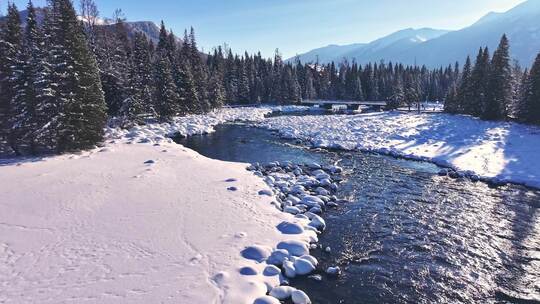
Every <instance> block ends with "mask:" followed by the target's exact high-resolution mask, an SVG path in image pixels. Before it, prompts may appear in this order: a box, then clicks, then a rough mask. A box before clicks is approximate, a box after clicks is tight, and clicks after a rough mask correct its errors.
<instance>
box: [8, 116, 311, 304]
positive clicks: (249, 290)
mask: <svg viewBox="0 0 540 304" xmlns="http://www.w3.org/2000/svg"><path fill="white" fill-rule="evenodd" d="M268 111H271V110H269V109H261V108H258V109H250V110H247V111H246V110H241V111H240V110H237V109H225V110H224V111H220V112H216V113H213V114H211V115H209V116H208V117H203V116H192V117H188V118H185V119H177V120H176V121H175V122H174V123H173V124H161V125H150V126H147V127H138V128H134V129H132V130H128V131H121V130H112V129H110V130H108V131H107V133H108V136H109V137H108V141H107V145H106V147H104V148H100V149H95V150H92V151H88V152H82V153H78V154H71V155H62V156H57V157H49V158H44V159H31V160H30V159H29V160H25V159H19V160H15V161H14V160H11V161H4V162H3V163H2V165H1V166H0V184H2V199H1V200H0V286H1V292H0V303H65V302H73V303H82V302H84V303H234V304H236V303H248V304H251V303H254V302H257V303H278V302H276V301H274V300H273V299H272V298H271V297H267V296H265V295H266V294H267V292H268V291H269V290H271V289H272V288H274V287H277V286H279V285H281V284H282V282H283V276H282V275H281V270H280V269H279V268H277V267H275V266H272V267H271V266H269V263H267V262H265V261H264V260H265V259H266V258H267V257H268V256H270V254H272V256H273V257H277V256H278V255H279V254H282V255H283V256H282V257H281V258H282V260H281V263H282V262H283V261H285V260H286V259H289V258H290V255H289V252H288V251H287V250H275V249H274V248H275V247H276V244H278V243H281V242H285V244H293V247H292V248H291V247H289V246H286V247H285V248H286V249H291V250H293V249H294V250H293V251H294V252H293V253H298V254H299V255H301V254H308V253H309V251H308V250H307V248H308V244H309V243H310V242H312V241H313V240H316V235H315V233H314V232H313V231H311V230H309V229H307V224H308V223H309V222H308V221H307V220H305V219H300V218H295V217H294V216H292V215H289V214H286V213H282V212H279V211H278V210H277V209H276V207H275V206H274V205H272V202H273V201H274V200H275V197H274V196H273V194H272V195H271V196H267V195H263V196H261V195H259V191H261V190H262V191H266V192H269V193H272V192H271V190H270V188H268V185H266V184H265V183H264V181H263V180H262V179H261V178H258V177H256V176H254V175H253V174H252V173H251V172H249V171H247V170H246V167H247V164H237V163H227V162H221V161H216V160H211V159H208V158H205V157H203V156H201V155H199V154H197V153H195V152H194V151H191V150H189V149H186V148H184V147H182V146H180V145H177V144H175V143H173V142H172V141H171V140H170V139H168V138H167V135H170V134H172V133H175V132H176V130H175V128H178V130H180V131H181V132H185V133H184V134H198V133H201V132H207V131H211V130H212V127H211V126H212V125H215V124H218V123H220V122H223V121H231V120H238V119H249V120H252V119H262V117H264V113H267V112H268ZM145 139H149V140H145ZM139 142H141V143H139ZM187 172H189V174H186V173H187ZM231 187H234V188H235V189H236V191H229V189H231ZM282 223H288V224H287V225H286V228H284V231H285V232H288V233H292V232H294V234H284V233H282V232H280V231H279V230H278V228H277V227H278V226H279V225H280V224H282ZM299 248H300V249H301V250H300V251H299ZM300 253H301V254H300Z"/></svg>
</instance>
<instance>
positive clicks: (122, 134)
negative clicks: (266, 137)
mask: <svg viewBox="0 0 540 304" xmlns="http://www.w3.org/2000/svg"><path fill="white" fill-rule="evenodd" d="M306 110H309V108H308V107H302V106H261V107H249V108H242V107H239V108H223V109H220V110H216V111H214V112H211V113H209V114H204V115H188V116H184V117H178V118H176V119H174V121H173V122H170V123H162V124H151V125H146V126H140V127H134V128H131V129H129V130H125V129H120V128H116V129H108V130H107V136H106V137H107V138H109V139H126V138H127V139H129V138H132V139H138V140H141V139H142V140H146V141H153V142H160V141H162V140H164V139H166V138H167V136H173V135H175V134H180V135H183V136H192V135H201V134H209V133H212V132H214V127H215V126H217V125H219V124H222V123H225V122H231V121H251V122H258V121H262V120H264V118H265V116H266V115H268V114H270V113H272V112H298V111H306Z"/></svg>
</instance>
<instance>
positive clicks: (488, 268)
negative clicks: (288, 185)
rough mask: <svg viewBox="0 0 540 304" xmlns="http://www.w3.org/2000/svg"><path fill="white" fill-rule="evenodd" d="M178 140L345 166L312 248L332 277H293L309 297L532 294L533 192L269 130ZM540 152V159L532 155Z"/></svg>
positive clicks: (465, 299)
mask: <svg viewBox="0 0 540 304" xmlns="http://www.w3.org/2000/svg"><path fill="white" fill-rule="evenodd" d="M179 142H180V143H181V144H183V145H185V146H187V147H189V148H191V149H194V150H196V151H198V152H199V153H201V154H203V155H205V156H208V157H211V158H215V159H220V160H225V161H237V162H249V163H253V162H261V163H265V162H270V161H275V160H277V161H293V162H307V161H317V162H320V163H323V164H328V163H332V164H333V163H336V162H338V161H339V164H340V165H341V166H342V167H344V168H345V169H346V171H347V176H346V177H347V181H346V182H345V183H344V184H342V186H341V188H340V191H339V196H340V198H346V199H348V200H350V201H351V203H350V204H347V205H343V206H341V207H340V208H339V209H338V210H334V211H330V212H328V213H326V214H325V215H324V217H325V218H326V221H327V224H328V229H327V231H326V232H325V233H324V234H323V235H322V236H321V237H320V241H321V244H322V245H323V246H324V247H326V246H330V247H331V248H332V252H331V253H330V254H328V253H325V252H322V250H315V251H314V252H313V254H314V255H315V256H316V257H317V258H318V259H319V261H320V262H321V267H320V268H321V269H326V267H328V266H334V265H340V266H341V268H342V269H344V273H343V275H342V276H340V277H339V278H331V277H327V276H326V275H325V274H324V273H321V274H322V275H323V281H322V282H318V281H314V280H311V279H307V278H300V279H296V280H294V281H293V282H292V285H294V286H295V287H297V288H300V289H302V290H304V291H306V292H307V293H308V294H309V296H310V297H311V299H312V300H313V302H314V303H540V191H536V190H531V189H527V188H524V187H521V186H513V185H510V186H505V187H502V188H498V189H492V188H489V187H488V186H487V185H486V184H483V183H473V182H470V181H468V180H452V179H450V178H447V177H440V176H438V175H437V172H438V171H439V168H438V167H436V166H435V165H433V164H430V163H424V162H414V161H406V160H400V159H394V158H391V157H386V156H379V155H375V154H367V153H360V152H336V151H331V152H315V151H312V150H309V149H305V148H303V146H302V145H301V144H300V143H295V142H294V141H288V140H283V139H280V138H278V137H276V136H274V135H272V134H271V133H270V132H269V131H266V130H261V129H257V128H251V127H248V126H245V125H237V124H230V125H223V126H220V127H218V128H217V132H216V133H214V134H212V135H206V136H196V137H190V138H187V139H182V140H179ZM539 161H540V160H539Z"/></svg>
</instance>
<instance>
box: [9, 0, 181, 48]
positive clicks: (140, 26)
mask: <svg viewBox="0 0 540 304" xmlns="http://www.w3.org/2000/svg"><path fill="white" fill-rule="evenodd" d="M19 14H20V15H21V22H22V25H23V26H26V18H27V17H28V11H27V10H23V11H20V12H19ZM36 16H37V20H38V22H39V23H42V22H43V19H44V16H45V9H44V8H36ZM4 19H5V17H4V16H0V23H1V22H3V20H4ZM81 19H82V18H81ZM98 26H101V27H103V28H104V29H106V30H107V29H112V27H113V24H111V23H107V22H106V21H102V22H100V23H99V24H98ZM126 28H127V30H128V35H129V36H130V37H132V36H133V35H135V33H137V32H141V33H144V34H145V35H146V37H148V39H150V40H151V41H153V42H154V43H157V42H158V41H159V26H157V25H156V24H155V23H154V22H151V21H136V22H126ZM177 40H178V42H179V43H182V40H181V39H180V38H177Z"/></svg>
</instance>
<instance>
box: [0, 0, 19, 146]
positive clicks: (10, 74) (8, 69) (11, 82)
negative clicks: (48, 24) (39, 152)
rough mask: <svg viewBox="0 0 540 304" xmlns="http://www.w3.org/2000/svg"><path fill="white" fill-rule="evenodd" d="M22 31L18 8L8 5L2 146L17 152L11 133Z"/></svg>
mask: <svg viewBox="0 0 540 304" xmlns="http://www.w3.org/2000/svg"><path fill="white" fill-rule="evenodd" d="M21 48H22V30H21V19H20V15H19V11H18V10H17V7H16V6H15V4H13V3H9V4H8V12H7V16H6V20H5V21H4V23H3V24H2V26H1V28H0V54H1V55H0V144H1V143H2V142H7V144H8V145H9V146H10V147H11V148H12V149H13V150H14V151H15V152H16V153H18V151H17V145H16V139H17V137H16V134H14V133H12V132H11V123H12V120H11V119H10V118H11V117H12V115H13V104H12V101H13V99H14V98H15V97H16V94H17V89H16V87H17V84H16V82H15V81H16V79H17V75H18V74H20V73H21V71H20V70H18V68H19V69H20V67H21V63H20V59H21Z"/></svg>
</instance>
